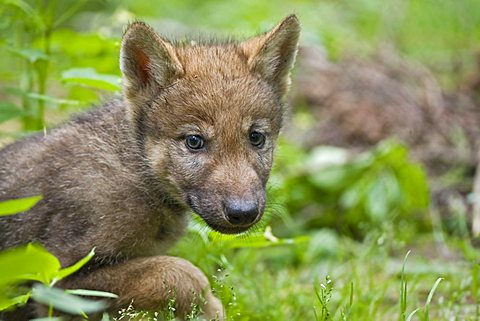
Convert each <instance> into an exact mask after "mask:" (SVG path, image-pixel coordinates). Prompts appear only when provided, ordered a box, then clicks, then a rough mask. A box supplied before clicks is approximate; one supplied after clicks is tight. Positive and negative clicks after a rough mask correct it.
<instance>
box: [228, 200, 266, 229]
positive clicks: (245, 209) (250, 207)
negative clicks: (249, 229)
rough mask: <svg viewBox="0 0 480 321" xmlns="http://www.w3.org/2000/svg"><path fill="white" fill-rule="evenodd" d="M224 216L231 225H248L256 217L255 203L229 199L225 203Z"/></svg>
mask: <svg viewBox="0 0 480 321" xmlns="http://www.w3.org/2000/svg"><path fill="white" fill-rule="evenodd" d="M225 214H226V216H227V220H228V221H229V222H230V223H231V224H232V225H248V224H251V223H253V222H254V221H255V219H256V218H257V216H258V207H257V203H256V202H254V201H251V200H242V199H229V200H227V201H226V203H225Z"/></svg>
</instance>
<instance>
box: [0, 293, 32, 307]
mask: <svg viewBox="0 0 480 321" xmlns="http://www.w3.org/2000/svg"><path fill="white" fill-rule="evenodd" d="M30 296H31V292H28V293H26V294H23V295H19V296H16V297H14V298H7V297H5V295H4V294H3V293H2V294H0V311H3V310H6V309H9V308H11V307H14V306H17V305H24V304H26V303H27V301H28V299H30Z"/></svg>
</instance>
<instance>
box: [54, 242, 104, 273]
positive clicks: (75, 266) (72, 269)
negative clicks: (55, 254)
mask: <svg viewBox="0 0 480 321" xmlns="http://www.w3.org/2000/svg"><path fill="white" fill-rule="evenodd" d="M94 255H95V248H93V249H92V250H91V251H90V253H88V254H87V255H86V256H85V257H84V258H83V259H81V260H80V261H78V262H77V263H75V264H73V265H71V266H69V267H67V268H64V269H61V270H60V271H58V273H57V275H56V276H55V281H60V280H61V279H63V278H65V277H67V276H69V275H71V274H73V273H75V272H77V271H78V270H80V268H82V267H83V266H84V265H85V264H87V263H88V261H90V260H91V259H92V257H93V256H94Z"/></svg>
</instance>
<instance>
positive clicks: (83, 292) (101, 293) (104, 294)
mask: <svg viewBox="0 0 480 321" xmlns="http://www.w3.org/2000/svg"><path fill="white" fill-rule="evenodd" d="M65 292H67V293H68V294H74V295H84V296H95V297H99V298H112V299H116V298H118V295H116V294H114V293H110V292H104V291H94V290H85V289H73V290H65Z"/></svg>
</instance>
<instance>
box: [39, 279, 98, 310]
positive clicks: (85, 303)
mask: <svg viewBox="0 0 480 321" xmlns="http://www.w3.org/2000/svg"><path fill="white" fill-rule="evenodd" d="M32 299H33V300H35V301H36V302H39V303H42V304H45V305H47V306H52V307H53V308H54V309H55V310H58V311H62V312H66V313H69V314H75V315H83V316H85V314H86V313H96V312H100V311H103V310H105V308H106V307H107V304H106V302H104V301H93V300H87V299H84V298H80V297H78V296H76V295H72V294H68V293H66V292H65V291H64V290H60V289H57V288H51V287H47V286H44V285H42V284H35V285H34V286H33V290H32Z"/></svg>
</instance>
